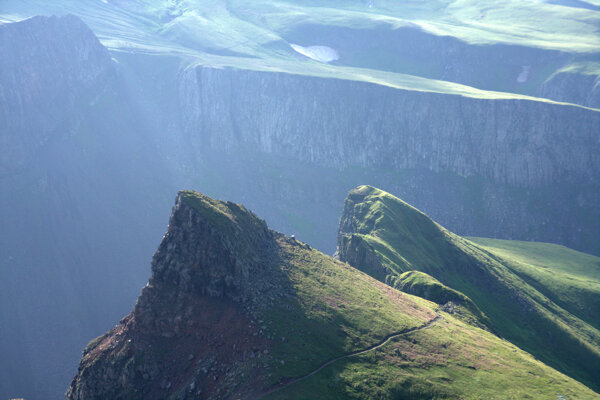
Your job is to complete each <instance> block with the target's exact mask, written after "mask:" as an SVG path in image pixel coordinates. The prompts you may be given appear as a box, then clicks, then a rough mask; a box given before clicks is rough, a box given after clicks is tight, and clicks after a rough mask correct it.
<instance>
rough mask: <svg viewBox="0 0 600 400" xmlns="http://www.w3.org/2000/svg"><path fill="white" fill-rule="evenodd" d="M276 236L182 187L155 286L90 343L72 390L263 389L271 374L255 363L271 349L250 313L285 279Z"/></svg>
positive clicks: (193, 393) (170, 394) (104, 393)
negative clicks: (257, 356) (278, 268)
mask: <svg viewBox="0 0 600 400" xmlns="http://www.w3.org/2000/svg"><path fill="white" fill-rule="evenodd" d="M274 235H275V233H274V232H271V231H270V230H269V229H268V228H267V226H266V224H265V222H264V221H262V220H260V219H259V218H257V217H256V216H255V215H254V214H252V213H250V212H249V211H247V210H246V209H244V208H243V207H242V206H239V205H237V204H234V203H230V202H227V203H224V202H219V201H215V200H212V199H210V198H208V197H206V196H203V195H200V194H197V193H191V192H180V193H179V195H178V196H177V199H176V204H175V207H174V208H173V212H172V214H171V219H170V221H169V228H168V230H167V233H166V234H165V236H164V237H163V240H162V242H161V244H160V246H159V248H158V250H157V251H156V253H155V255H154V257H153V259H152V277H151V278H150V281H149V283H148V285H146V287H144V289H143V290H142V294H141V296H140V297H139V299H138V301H137V303H136V305H135V308H134V310H133V312H132V313H131V314H130V315H129V316H127V317H125V318H124V319H123V320H121V323H120V324H119V325H117V326H116V327H115V328H114V329H113V330H111V331H110V332H108V333H107V334H105V335H104V336H102V337H100V338H98V339H96V340H94V341H93V342H91V343H90V345H88V347H87V348H86V349H85V351H84V355H83V359H82V361H81V365H80V367H79V372H78V375H77V376H76V377H75V379H74V380H73V383H72V384H71V387H70V388H69V390H68V392H67V398H68V399H70V400H76V399H77V400H84V399H85V400H94V399H97V400H100V399H107V398H111V399H115V400H116V399H165V398H170V399H188V398H189V399H191V398H224V397H228V396H232V395H231V393H239V391H240V390H242V393H245V394H248V393H252V392H253V390H255V389H259V388H260V387H261V384H262V383H261V382H262V381H261V379H264V377H260V369H256V368H254V369H253V368H250V364H249V363H250V360H251V359H253V358H254V354H255V353H256V354H258V353H261V354H267V353H266V352H264V353H263V351H264V350H265V349H266V347H265V343H266V342H267V341H266V339H265V338H264V337H263V336H261V335H260V334H257V333H258V332H259V331H260V327H259V326H257V324H256V321H255V320H254V319H253V318H254V314H255V313H256V312H257V310H259V309H260V307H261V304H262V303H263V302H264V301H265V300H264V299H265V298H268V297H277V296H280V295H282V290H283V288H284V285H282V283H281V282H280V281H279V277H280V275H278V274H277V272H276V268H273V266H274V265H276V263H277V260H278V256H277V252H276V246H275V242H274ZM263 357H266V356H263ZM244 382H245V383H244Z"/></svg>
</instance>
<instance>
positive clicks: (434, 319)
mask: <svg viewBox="0 0 600 400" xmlns="http://www.w3.org/2000/svg"><path fill="white" fill-rule="evenodd" d="M441 317H442V316H441V315H440V314H438V315H436V316H435V318H432V319H430V320H429V321H427V322H426V323H424V324H423V325H420V326H416V327H414V328H408V329H404V330H402V331H399V332H395V333H392V334H390V335H388V336H386V337H385V338H384V339H383V340H382V341H381V342H379V343H376V344H374V345H373V346H370V347H367V348H366V349H363V350H357V351H354V352H352V353H348V354H344V355H342V356H339V357H336V358H333V359H331V360H329V361H327V362H325V363H324V364H322V365H320V366H319V367H318V368H316V369H315V370H313V371H311V372H309V373H308V374H306V375H303V376H301V377H298V378H294V379H292V380H291V381H289V382H286V383H285V384H283V385H281V386H277V387H275V388H273V389H271V390H269V391H267V392H265V393H262V394H261V395H259V396H258V397H257V398H256V400H260V399H262V398H264V397H266V396H268V395H270V394H273V393H275V392H278V391H280V390H283V389H285V388H287V387H290V386H292V385H293V384H295V383H298V382H301V381H303V380H305V379H308V378H310V377H311V376H313V375H315V374H316V373H318V372H319V371H321V370H322V369H323V368H326V367H328V366H330V365H331V364H333V363H334V362H337V361H339V360H343V359H344V358H348V357H353V356H358V355H361V354H364V353H368V352H369V351H373V350H377V349H379V348H380V347H383V346H385V345H386V344H387V343H389V341H390V340H392V339H395V338H397V337H398V336H401V335H405V334H407V333H411V332H415V331H418V330H421V329H425V328H428V327H430V326H431V325H433V324H434V323H435V322H436V321H438V320H439V319H440V318H441Z"/></svg>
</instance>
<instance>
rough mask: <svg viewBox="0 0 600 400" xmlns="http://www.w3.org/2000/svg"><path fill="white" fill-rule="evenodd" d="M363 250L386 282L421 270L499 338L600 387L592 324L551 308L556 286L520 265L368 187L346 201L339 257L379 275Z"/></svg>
mask: <svg viewBox="0 0 600 400" xmlns="http://www.w3.org/2000/svg"><path fill="white" fill-rule="evenodd" d="M358 244H360V246H362V249H363V250H362V251H363V252H364V251H365V250H364V249H366V250H367V251H368V253H369V254H371V255H374V256H375V259H376V260H377V262H378V263H379V264H380V265H379V269H380V270H381V271H385V273H386V274H387V275H391V276H398V275H401V274H403V273H405V272H407V271H411V270H417V271H423V272H425V273H427V274H429V275H431V276H433V277H434V278H436V279H438V280H439V281H440V282H442V283H443V284H444V285H447V286H449V287H450V288H452V289H454V290H457V291H459V292H462V293H464V294H465V295H466V296H468V297H469V298H470V299H471V300H473V302H474V303H475V304H476V305H477V306H478V307H479V308H480V309H481V310H482V311H483V312H484V313H485V314H486V316H487V317H488V318H489V319H490V320H491V322H492V324H493V329H494V330H495V331H496V332H497V333H498V334H500V335H501V336H502V337H505V338H506V339H508V340H510V341H512V342H513V343H515V344H516V345H518V346H519V347H521V348H523V349H525V350H527V351H529V352H531V353H532V354H534V355H535V356H536V357H538V358H540V359H541V360H542V361H544V362H546V363H548V364H550V365H552V366H554V367H555V368H558V369H560V370H562V371H563V372H565V373H567V374H569V375H571V376H573V377H576V378H577V379H579V380H581V381H582V382H584V383H586V384H587V385H589V386H590V387H592V388H595V389H596V390H598V389H599V388H600V386H598V385H599V384H598V382H599V379H598V373H599V371H600V332H599V331H598V330H597V328H595V327H594V326H593V325H592V324H590V323H588V322H586V320H588V318H585V319H582V318H579V315H580V314H581V313H573V312H570V310H571V309H573V307H564V308H563V307H562V306H561V305H563V303H564V304H569V305H572V304H570V303H568V302H567V301H566V300H565V301H558V300H557V301H556V302H555V301H553V298H554V297H555V295H554V294H553V293H552V285H551V284H547V285H546V286H544V285H542V284H535V282H533V280H532V279H531V278H528V277H527V276H526V274H525V273H524V272H522V271H519V270H518V269H517V268H518V267H517V266H516V265H517V264H516V263H514V262H513V263H512V264H511V263H508V262H505V260H504V259H503V258H500V257H499V256H496V255H495V254H493V253H491V252H488V251H486V250H485V249H483V248H481V247H478V246H477V245H475V244H474V243H472V242H470V241H468V240H465V239H463V238H461V237H459V236H457V235H454V234H452V233H451V232H449V231H447V230H446V229H444V228H443V227H441V226H440V225H438V224H436V223H435V222H433V221H432V220H431V219H429V217H427V216H426V215H425V214H423V213H421V212H420V211H418V210H416V209H415V208H413V207H411V206H410V205H408V204H406V203H404V202H402V201H401V200H400V199H398V198H395V197H394V196H392V195H390V194H389V193H386V192H383V191H381V190H378V189H375V188H372V187H369V186H361V187H358V188H357V189H355V190H353V191H351V192H350V194H349V195H348V198H347V199H346V204H345V211H344V216H343V217H342V221H341V225H340V239H339V250H338V251H339V252H340V258H341V259H342V260H349V261H350V262H352V260H354V261H355V262H354V265H355V266H356V267H358V268H361V265H360V263H361V262H362V263H364V261H361V260H371V262H370V263H369V265H368V266H367V267H365V270H371V271H372V270H374V269H377V268H378V267H377V263H375V262H373V261H372V258H369V257H368V256H367V257H365V256H364V253H361V254H362V256H361V257H358V256H356V254H358V253H356V252H355V250H354V248H356V247H357V246H358ZM550 257H551V256H550ZM356 261H358V264H357V262H356ZM555 262H556V263H560V259H557V260H555ZM520 265H524V263H521V264H520ZM565 268H568V267H565ZM578 268H581V267H578ZM570 269H574V267H570ZM522 270H526V267H522ZM535 276H538V275H535ZM540 276H541V275H540ZM379 279H381V276H379ZM388 279H389V278H388ZM539 280H541V278H539ZM553 282H554V284H555V286H556V285H558V283H556V281H553ZM563 283H564V282H563ZM592 285H593V284H592ZM559 293H560V292H559ZM569 293H570V292H569ZM578 301H579V303H578V305H582V306H583V307H584V308H591V307H593V306H594V304H597V297H595V298H594V293H591V294H590V296H589V297H588V298H582V299H579V300H578ZM584 302H585V303H584Z"/></svg>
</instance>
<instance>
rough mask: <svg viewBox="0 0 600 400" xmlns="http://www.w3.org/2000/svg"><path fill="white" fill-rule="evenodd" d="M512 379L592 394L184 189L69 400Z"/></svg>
mask: <svg viewBox="0 0 600 400" xmlns="http://www.w3.org/2000/svg"><path fill="white" fill-rule="evenodd" d="M236 238H237V239H239V240H241V241H242V243H236V240H235V239H236ZM244 241H248V242H245V243H244ZM248 243H252V246H251V248H248V247H247V244H248ZM255 246H258V247H255ZM261 254H264V255H265V256H266V259H263V257H262V256H261ZM255 261H256V262H257V263H256V264H252V263H253V262H255ZM246 268H247V269H246ZM244 271H247V272H248V273H247V274H246V273H244ZM232 272H233V275H232ZM240 294H245V295H240ZM474 337H477V340H476V341H474V340H473V338H474ZM425 354H430V356H429V357H426V356H425ZM431 371H437V372H435V373H434V374H433V375H432V372H431ZM526 371H527V372H528V373H527V372H526ZM480 374H481V375H480ZM332 376H334V377H335V378H333V379H332ZM475 376H481V377H485V381H484V383H479V384H477V385H472V384H468V382H473V380H474V379H475ZM438 377H440V379H438ZM508 377H509V378H508ZM442 378H443V379H442ZM505 379H511V380H512V381H513V384H514V386H513V387H512V389H510V390H511V393H512V395H513V396H517V397H518V396H519V395H522V394H523V393H528V394H529V393H538V394H540V395H544V396H545V395H548V394H550V393H559V394H560V395H563V394H564V395H566V396H569V397H572V398H581V399H588V398H589V399H591V398H594V394H593V392H591V391H590V390H589V389H587V388H586V387H585V386H583V385H581V384H580V383H578V382H576V381H574V380H572V379H570V378H567V377H566V376H564V375H562V374H560V373H558V372H556V371H555V370H552V369H551V368H549V367H547V366H545V365H544V364H542V363H540V362H538V361H536V360H534V359H533V358H532V357H531V356H530V355H529V354H527V353H525V352H523V351H522V350H520V349H518V348H517V347H515V346H514V345H512V344H510V343H508V342H506V341H504V340H501V339H500V338H498V337H496V336H494V335H492V334H491V333H490V332H488V331H485V330H481V329H479V328H477V327H475V326H473V325H470V324H465V323H463V322H461V321H459V320H457V319H455V318H454V317H453V315H452V314H451V313H450V312H446V311H444V310H443V309H442V308H441V307H439V306H438V305H436V304H435V303H432V302H430V301H427V300H424V299H422V298H419V297H416V296H412V295H409V294H405V293H401V292H399V291H396V290H395V289H392V288H390V287H389V286H387V285H385V284H383V283H381V282H378V281H377V280H375V279H373V278H372V277H370V276H368V275H366V274H364V273H362V272H360V271H358V270H356V269H354V268H353V267H351V266H349V265H348V264H344V263H341V262H339V261H337V260H334V259H332V258H330V257H328V256H325V255H323V254H321V253H319V252H317V251H315V250H313V249H311V248H310V246H308V245H306V244H304V243H302V242H300V241H298V240H296V239H294V238H292V237H287V236H285V235H283V234H280V233H276V232H274V231H270V230H268V228H267V227H266V225H265V224H264V222H263V221H261V220H260V219H259V218H257V217H256V216H255V215H254V214H252V213H250V212H249V211H247V210H246V209H245V208H243V207H242V206H239V205H237V204H235V203H231V202H221V201H217V200H213V199H211V198H209V197H207V196H205V195H201V194H198V193H194V192H189V191H183V192H180V193H179V194H178V196H177V198H176V202H175V207H174V208H173V211H172V213H171V219H170V222H169V228H168V230H167V233H166V235H165V237H164V238H163V241H162V243H161V245H160V246H159V249H158V251H157V252H156V254H155V256H154V257H153V263H152V277H151V279H150V281H149V283H148V285H147V286H146V287H145V288H144V289H143V290H142V293H141V295H140V298H139V299H138V301H137V303H136V306H135V307H134V310H133V312H132V313H131V314H130V315H128V316H126V317H125V318H123V319H122V320H121V323H120V324H119V325H117V326H116V327H115V328H113V329H112V330H111V331H109V332H107V333H106V334H105V335H103V336H101V337H100V338H98V339H95V340H93V341H92V342H90V344H89V345H88V347H87V348H86V350H85V351H84V354H83V358H82V361H81V364H80V367H79V371H78V374H77V376H76V377H75V378H74V379H73V382H72V384H71V386H70V388H69V390H68V392H67V398H68V399H69V400H82V399H86V400H94V399H105V398H107V397H110V398H112V399H115V400H118V399H129V400H132V399H142V398H144V399H159V398H160V399H172V400H184V399H198V398H221V399H229V398H231V399H234V398H248V399H255V398H266V399H271V400H274V399H284V398H285V399H302V398H307V396H308V397H314V396H315V394H318V396H319V398H323V399H334V398H339V397H340V396H343V397H345V398H356V399H359V398H364V396H370V397H373V396H375V397H383V398H395V396H396V397H397V396H402V397H403V398H404V397H407V396H413V397H417V398H423V397H431V396H434V397H438V398H456V397H457V396H461V397H464V398H468V399H469V398H479V397H480V396H482V395H485V396H487V397H490V398H495V395H496V394H497V393H499V392H498V390H499V387H504V389H506V386H503V385H505V383H504V380H505ZM516 382H518V384H517V383H516ZM504 394H505V393H503V395H504Z"/></svg>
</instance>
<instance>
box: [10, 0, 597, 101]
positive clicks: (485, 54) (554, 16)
mask: <svg viewBox="0 0 600 400" xmlns="http://www.w3.org/2000/svg"><path fill="white" fill-rule="evenodd" d="M561 3H564V4H561ZM571 3H573V4H570V3H569V2H565V1H539V2H523V1H517V0H503V1H491V0H477V1H464V0H454V1H450V2H448V1H441V0H427V1H416V0H411V1H402V2H397V1H390V0H368V1H367V0H365V1H354V2H343V1H334V2H324V1H289V0H288V1H282V0H278V1H264V0H260V1H252V2H247V1H239V0H220V1H210V2H208V1H204V0H179V1H166V0H165V1H147V0H120V1H108V0H107V1H94V2H78V3H73V2H67V1H53V2H47V1H40V0H9V1H7V2H5V4H3V10H1V11H0V22H2V21H16V20H20V19H22V18H26V17H30V16H32V15H39V14H42V15H51V14H59V15H60V14H65V13H73V14H76V15H78V16H80V17H81V18H83V19H84V21H85V22H86V23H87V24H89V25H90V26H91V27H92V29H93V30H94V32H95V33H96V34H97V35H98V36H99V38H100V39H101V41H102V43H103V44H104V45H106V46H107V47H108V48H109V49H111V50H113V51H115V52H119V53H120V52H133V53H143V54H161V55H176V56H178V57H180V58H181V59H182V60H185V63H189V64H200V65H204V66H212V67H219V66H221V67H232V68H237V69H249V70H262V71H279V72H285V73H292V74H299V75H310V76H321V77H336V78H340V79H347V80H353V81H363V82H371V83H377V84H381V85H385V86H390V87H401V88H405V89H409V90H419V91H420V90H424V88H426V89H425V90H431V88H433V90H434V91H436V92H439V93H456V92H457V91H458V92H461V93H462V95H466V96H471V95H473V96H476V97H479V98H521V96H520V95H529V96H535V98H540V97H544V96H543V95H542V94H543V93H546V92H543V91H540V90H539V88H540V86H541V85H542V84H543V83H544V82H546V81H549V80H551V79H552V77H553V76H554V75H555V74H557V73H560V72H561V71H569V72H570V74H571V75H577V77H578V78H577V79H578V80H581V79H582V78H581V76H583V75H585V74H590V73H591V74H592V75H593V76H598V73H597V68H592V69H590V68H587V69H586V72H582V71H581V68H579V66H580V65H582V63H583V64H585V63H589V62H590V60H595V59H597V55H598V54H599V53H600V37H599V36H598V34H597V27H598V24H599V23H600V12H599V10H600V6H599V5H598V4H596V3H594V2H592V1H587V2H586V1H573V2H571ZM292 45H301V46H306V47H310V46H326V47H328V48H330V49H332V50H333V51H335V52H336V54H337V55H338V57H337V59H336V60H335V61H334V62H332V63H324V62H319V60H315V59H311V58H310V57H306V56H303V55H301V54H300V53H298V52H297V51H295V50H294V47H293V46H292ZM419 78H420V79H419ZM440 81H441V82H440ZM476 88H477V89H476ZM482 89H483V90H482ZM585 90H591V86H590V87H587V86H586V87H585ZM498 92H504V93H498ZM548 93H551V92H548ZM552 93H553V92H552ZM552 98H555V99H559V100H561V101H569V102H574V100H573V99H575V98H576V96H575V95H574V94H573V93H567V94H562V89H561V94H557V95H556V96H553V97H552ZM584 103H585V104H583V105H586V106H592V107H597V102H596V101H595V100H590V101H587V100H585V102H584Z"/></svg>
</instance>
